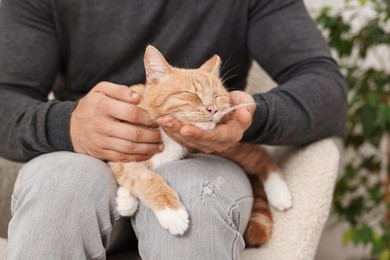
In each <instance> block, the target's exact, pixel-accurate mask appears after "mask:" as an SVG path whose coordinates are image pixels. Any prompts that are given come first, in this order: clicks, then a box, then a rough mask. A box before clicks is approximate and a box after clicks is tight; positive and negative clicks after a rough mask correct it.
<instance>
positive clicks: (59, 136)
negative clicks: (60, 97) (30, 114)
mask: <svg viewBox="0 0 390 260" xmlns="http://www.w3.org/2000/svg"><path fill="white" fill-rule="evenodd" d="M53 102H54V104H53V105H52V106H51V108H50V111H49V113H48V115H47V118H46V119H47V122H46V133H47V138H48V141H49V144H50V145H51V146H52V147H53V148H54V149H55V150H56V151H73V146H72V141H71V139H70V116H71V113H72V111H73V109H74V108H75V106H76V104H77V102H71V101H64V102H59V101H53Z"/></svg>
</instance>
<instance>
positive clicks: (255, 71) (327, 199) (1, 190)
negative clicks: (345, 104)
mask: <svg viewBox="0 0 390 260" xmlns="http://www.w3.org/2000/svg"><path fill="white" fill-rule="evenodd" d="M255 86H262V88H261V89H259V88H258V87H255ZM274 86H275V83H274V82H272V80H270V78H269V77H267V75H266V74H265V73H264V71H262V70H261V68H260V67H259V66H258V65H257V64H255V63H254V64H253V66H252V69H251V71H250V74H249V78H248V87H247V91H248V92H249V93H253V92H259V91H267V90H269V89H270V88H272V87H274ZM268 150H269V152H270V153H271V155H272V156H273V157H274V159H275V161H276V162H277V163H278V164H279V166H280V167H281V169H282V170H283V171H284V173H285V175H286V179H287V183H288V185H289V186H290V189H291V192H292V195H293V208H292V209H290V210H288V211H286V212H279V211H277V210H274V209H271V210H272V212H273V218H274V228H273V232H272V235H271V239H270V240H269V241H268V242H267V243H266V244H265V245H264V246H262V247H261V248H254V249H246V250H245V251H244V253H243V256H242V259H243V260H255V259H256V260H257V259H267V260H311V259H314V257H315V253H316V249H317V246H318V243H319V239H320V237H321V233H322V230H323V228H324V226H325V222H326V220H327V218H328V215H329V211H330V207H331V201H332V195H333V189H334V185H335V182H336V179H337V175H338V167H339V160H340V153H339V149H338V147H337V145H336V143H335V142H334V140H333V139H331V138H328V139H325V140H320V141H318V142H315V143H312V144H309V145H306V146H301V147H273V148H270V147H268ZM20 167H22V164H21V163H14V162H10V161H7V160H5V159H2V158H0V260H1V259H3V257H2V254H3V252H4V247H5V244H6V240H4V238H6V237H7V226H8V223H9V221H10V218H11V213H10V201H11V194H12V189H13V184H14V182H15V180H16V177H17V174H18V170H19V169H20ZM2 238H3V239H2ZM108 259H117V260H119V259H137V257H135V256H134V255H133V256H132V257H129V255H128V254H117V255H114V256H109V257H108Z"/></svg>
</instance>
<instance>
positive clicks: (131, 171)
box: [108, 162, 189, 235]
mask: <svg viewBox="0 0 390 260" xmlns="http://www.w3.org/2000/svg"><path fill="white" fill-rule="evenodd" d="M108 165H109V166H110V168H111V170H112V171H113V172H114V175H115V178H116V180H117V182H118V183H119V185H120V187H119V189H118V193H117V198H116V202H117V210H118V212H119V214H120V215H122V216H131V215H132V214H134V212H135V211H136V210H137V206H138V202H137V199H136V198H135V197H134V196H136V197H137V198H139V199H140V200H141V201H142V202H143V203H145V205H146V206H147V207H149V208H150V209H152V210H153V212H154V213H155V215H156V217H157V218H158V220H159V222H160V224H161V225H162V226H163V227H164V228H165V229H167V230H168V231H169V232H170V233H171V234H173V235H182V234H183V233H184V232H185V231H186V230H187V228H188V223H189V220H188V213H187V211H186V209H185V208H184V206H183V205H182V204H181V202H180V198H179V195H178V194H177V192H176V191H174V190H173V189H172V188H171V187H169V185H168V184H167V183H166V182H165V180H164V179H163V178H162V177H161V176H159V175H158V174H156V173H155V172H153V171H152V170H151V169H150V168H149V167H147V166H146V164H145V163H144V162H128V163H117V162H109V163H108Z"/></svg>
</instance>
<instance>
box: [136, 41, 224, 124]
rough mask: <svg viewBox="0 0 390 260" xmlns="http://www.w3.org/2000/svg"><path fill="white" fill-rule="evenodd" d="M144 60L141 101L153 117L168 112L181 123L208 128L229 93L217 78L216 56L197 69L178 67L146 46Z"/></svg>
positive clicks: (152, 48) (216, 116) (219, 117)
mask: <svg viewBox="0 0 390 260" xmlns="http://www.w3.org/2000/svg"><path fill="white" fill-rule="evenodd" d="M144 64H145V70H146V85H145V92H144V97H143V102H144V104H145V105H146V106H147V109H148V111H149V113H150V114H151V116H152V117H153V118H158V117H161V116H166V115H171V116H174V117H176V118H177V119H178V120H180V121H181V122H183V123H185V124H193V125H196V126H198V127H200V128H202V129H204V130H210V129H213V128H214V127H215V126H216V124H217V123H218V122H219V121H220V120H221V119H222V117H223V116H224V113H223V111H225V110H226V109H227V108H229V106H230V103H229V94H228V92H227V91H226V89H225V87H224V86H223V83H222V81H221V79H220V78H219V69H220V65H221V59H220V58H219V56H217V55H214V56H213V57H212V58H211V59H209V60H208V61H206V62H205V63H204V64H203V65H202V66H200V67H199V68H198V69H179V68H175V67H172V66H171V65H169V64H168V62H167V61H166V60H165V58H164V56H163V55H162V54H161V53H160V52H159V51H158V50H157V49H156V48H154V47H152V46H148V47H147V49H146V52H145V58H144Z"/></svg>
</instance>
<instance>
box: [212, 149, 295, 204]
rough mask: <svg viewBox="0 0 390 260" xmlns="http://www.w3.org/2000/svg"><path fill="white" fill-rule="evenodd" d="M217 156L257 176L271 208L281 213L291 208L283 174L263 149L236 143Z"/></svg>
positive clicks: (289, 195) (289, 193)
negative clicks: (233, 162)
mask: <svg viewBox="0 0 390 260" xmlns="http://www.w3.org/2000/svg"><path fill="white" fill-rule="evenodd" d="M219 155H221V156H223V157H226V158H228V159H230V160H232V161H235V162H236V163H238V164H239V165H240V166H241V167H242V168H243V169H244V170H245V171H246V172H247V173H249V174H252V175H256V176H258V177H259V178H260V179H261V181H262V182H263V184H264V189H265V193H266V195H267V198H268V201H269V203H270V204H271V205H272V206H274V207H275V208H277V209H278V210H281V211H282V210H286V209H289V208H291V206H292V195H291V192H290V189H289V187H288V185H287V182H286V180H285V179H284V176H283V173H282V171H281V170H280V168H279V167H278V166H277V165H276V164H275V162H274V161H273V159H272V157H271V156H270V155H269V153H268V152H267V151H266V150H265V149H264V148H263V147H261V146H259V145H254V144H248V143H238V144H236V145H235V146H233V147H231V148H229V149H228V150H227V151H225V152H223V153H219Z"/></svg>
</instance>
